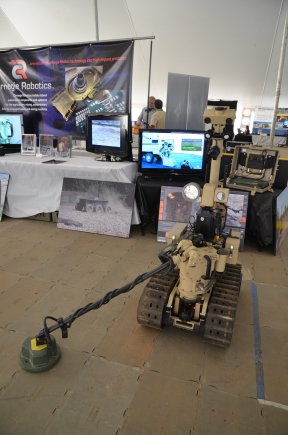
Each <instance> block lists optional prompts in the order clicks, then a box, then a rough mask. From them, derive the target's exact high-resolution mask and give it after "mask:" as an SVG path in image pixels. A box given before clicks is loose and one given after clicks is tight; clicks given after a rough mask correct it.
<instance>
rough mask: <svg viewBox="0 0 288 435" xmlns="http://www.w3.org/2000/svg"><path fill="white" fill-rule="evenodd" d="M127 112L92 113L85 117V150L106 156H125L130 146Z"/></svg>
mask: <svg viewBox="0 0 288 435" xmlns="http://www.w3.org/2000/svg"><path fill="white" fill-rule="evenodd" d="M130 130H131V126H130V117H129V115H128V114H120V113H118V114H109V113H108V114H107V113H106V114H93V115H89V116H88V117H87V141H86V150H87V151H89V152H92V153H95V154H99V155H104V156H106V157H112V156H114V157H118V158H125V157H128V156H129V147H130V148H131V142H130V141H129V138H130V137H131V131H130Z"/></svg>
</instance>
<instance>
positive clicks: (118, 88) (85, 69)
mask: <svg viewBox="0 0 288 435" xmlns="http://www.w3.org/2000/svg"><path fill="white" fill-rule="evenodd" d="M133 48H134V42H133V41H121V42H113V43H95V44H85V45H84V44H83V45H73V46H58V47H45V48H41V49H28V50H26V49H25V50H20V49H19V50H16V49H15V50H9V51H2V52H0V112H2V113H3V112H4V113H23V117H24V130H25V133H27V134H40V133H42V134H53V135H58V134H63V133H66V134H67V133H69V134H71V135H73V136H74V137H79V138H80V137H84V136H85V125H86V116H87V114H89V113H100V112H101V113H103V112H104V113H108V112H111V113H128V112H130V90H131V80H132V63H133Z"/></svg>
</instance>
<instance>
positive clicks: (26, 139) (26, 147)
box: [21, 134, 37, 156]
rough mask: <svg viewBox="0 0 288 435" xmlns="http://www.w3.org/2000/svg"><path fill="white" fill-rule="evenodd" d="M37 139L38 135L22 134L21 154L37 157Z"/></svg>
mask: <svg viewBox="0 0 288 435" xmlns="http://www.w3.org/2000/svg"><path fill="white" fill-rule="evenodd" d="M36 146H37V139H36V134H22V144H21V154H22V155H24V156H35V154H36Z"/></svg>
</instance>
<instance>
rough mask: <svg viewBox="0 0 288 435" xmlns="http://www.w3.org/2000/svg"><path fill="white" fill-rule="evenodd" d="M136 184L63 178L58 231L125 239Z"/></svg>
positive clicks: (127, 235) (130, 217)
mask: <svg viewBox="0 0 288 435" xmlns="http://www.w3.org/2000/svg"><path fill="white" fill-rule="evenodd" d="M134 194H135V184H132V183H117V182H114V181H98V180H84V179H78V178H64V180H63V186H62V193H61V199H60V209H59V215H58V223H57V227H58V228H62V229H67V230H74V231H83V232H88V233H97V234H105V235H109V236H118V237H125V238H128V237H129V234H130V226H131V220H132V210H133V204H134Z"/></svg>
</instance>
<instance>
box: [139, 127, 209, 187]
mask: <svg viewBox="0 0 288 435" xmlns="http://www.w3.org/2000/svg"><path fill="white" fill-rule="evenodd" d="M150 133H152V134H155V135H157V134H159V133H161V134H163V133H164V134H165V135H167V137H169V136H171V137H172V136H173V135H175V134H176V135H178V134H179V135H184V136H185V134H187V135H190V134H193V135H194V134H196V135H201V136H202V139H203V156H202V162H201V167H200V168H197V169H196V168H193V169H191V168H188V167H181V168H179V167H178V168H171V167H157V168H155V167H154V168H153V167H151V168H148V167H143V164H142V159H143V155H144V150H143V136H144V135H146V134H150ZM207 147H208V143H207V140H206V139H205V132H204V131H198V130H178V129H161V130H160V129H150V130H149V129H145V130H140V131H139V148H138V171H139V172H140V173H141V174H142V175H144V176H147V177H151V176H159V177H161V176H165V175H168V176H172V177H173V176H176V177H177V178H179V177H183V178H185V179H186V178H188V177H190V178H193V177H195V178H200V179H203V178H204V175H205V169H206V163H207V162H206V153H207Z"/></svg>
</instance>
